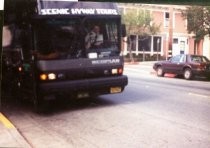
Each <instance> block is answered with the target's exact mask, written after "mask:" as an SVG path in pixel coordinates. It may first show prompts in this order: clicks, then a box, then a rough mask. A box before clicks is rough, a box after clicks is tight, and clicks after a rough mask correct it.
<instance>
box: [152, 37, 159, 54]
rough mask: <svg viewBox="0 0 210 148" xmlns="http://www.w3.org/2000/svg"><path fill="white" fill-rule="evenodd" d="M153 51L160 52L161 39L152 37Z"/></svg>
mask: <svg viewBox="0 0 210 148" xmlns="http://www.w3.org/2000/svg"><path fill="white" fill-rule="evenodd" d="M153 50H154V51H158V52H159V51H161V37H160V36H154V37H153Z"/></svg>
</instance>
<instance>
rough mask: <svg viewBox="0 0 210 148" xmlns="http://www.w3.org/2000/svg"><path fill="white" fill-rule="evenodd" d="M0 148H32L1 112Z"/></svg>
mask: <svg viewBox="0 0 210 148" xmlns="http://www.w3.org/2000/svg"><path fill="white" fill-rule="evenodd" d="M0 147H18V148H31V146H30V145H29V144H28V143H27V142H26V140H25V139H24V137H23V136H21V134H20V133H19V132H18V130H17V129H16V128H15V126H14V125H13V124H12V123H11V122H10V121H9V120H8V119H7V118H6V117H5V116H4V115H3V114H2V113H1V112H0Z"/></svg>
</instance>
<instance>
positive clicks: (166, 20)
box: [164, 12, 169, 27]
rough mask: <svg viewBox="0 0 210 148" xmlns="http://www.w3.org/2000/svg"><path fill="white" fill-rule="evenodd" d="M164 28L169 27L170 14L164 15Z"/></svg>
mask: <svg viewBox="0 0 210 148" xmlns="http://www.w3.org/2000/svg"><path fill="white" fill-rule="evenodd" d="M164 27H169V12H165V15H164Z"/></svg>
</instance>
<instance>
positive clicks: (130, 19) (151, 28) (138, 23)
mask: <svg viewBox="0 0 210 148" xmlns="http://www.w3.org/2000/svg"><path fill="white" fill-rule="evenodd" d="M122 21H123V23H124V24H125V25H126V31H127V36H128V43H130V36H131V35H138V36H140V37H141V40H144V39H147V38H148V37H149V36H150V35H154V34H157V33H158V32H159V30H160V25H161V24H160V25H156V24H155V23H152V21H153V19H152V17H151V15H150V11H148V10H143V9H130V10H129V9H128V10H126V13H125V14H123V15H122ZM128 50H129V54H130V60H131V61H133V56H132V53H131V47H130V45H129V44H128Z"/></svg>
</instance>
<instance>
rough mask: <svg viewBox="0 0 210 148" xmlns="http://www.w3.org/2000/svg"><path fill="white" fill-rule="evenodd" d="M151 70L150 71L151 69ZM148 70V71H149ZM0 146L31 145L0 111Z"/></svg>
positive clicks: (134, 63)
mask: <svg viewBox="0 0 210 148" xmlns="http://www.w3.org/2000/svg"><path fill="white" fill-rule="evenodd" d="M153 63H154V62H130V63H125V65H139V64H140V65H147V66H152V65H153ZM151 72H152V71H151ZM151 72H149V73H151ZM1 147H18V148H19V147H20V148H31V147H32V146H31V145H30V143H28V142H27V140H26V139H25V138H24V136H23V135H21V132H19V131H18V129H17V128H16V127H15V126H14V125H13V124H12V123H11V121H9V119H7V117H6V116H5V115H4V114H3V113H1V112H0V148H1Z"/></svg>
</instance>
